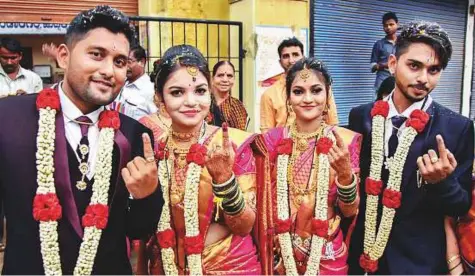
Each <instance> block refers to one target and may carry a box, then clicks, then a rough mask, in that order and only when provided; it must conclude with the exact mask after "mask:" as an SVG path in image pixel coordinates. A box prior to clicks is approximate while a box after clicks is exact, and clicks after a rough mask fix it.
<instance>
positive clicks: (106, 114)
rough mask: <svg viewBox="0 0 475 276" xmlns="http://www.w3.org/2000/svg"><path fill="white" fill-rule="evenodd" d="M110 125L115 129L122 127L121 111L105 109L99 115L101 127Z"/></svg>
mask: <svg viewBox="0 0 475 276" xmlns="http://www.w3.org/2000/svg"><path fill="white" fill-rule="evenodd" d="M106 127H110V128H113V129H116V130H117V129H119V128H120V118H119V112H117V111H115V110H104V111H102V112H101V114H100V115H99V128H101V129H102V128H106Z"/></svg>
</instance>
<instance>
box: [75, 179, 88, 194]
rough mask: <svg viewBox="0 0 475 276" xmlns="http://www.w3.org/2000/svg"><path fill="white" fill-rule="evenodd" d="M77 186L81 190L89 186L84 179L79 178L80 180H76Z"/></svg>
mask: <svg viewBox="0 0 475 276" xmlns="http://www.w3.org/2000/svg"><path fill="white" fill-rule="evenodd" d="M76 188H78V190H80V191H84V190H86V188H87V183H86V182H85V181H83V180H79V181H78V182H76Z"/></svg>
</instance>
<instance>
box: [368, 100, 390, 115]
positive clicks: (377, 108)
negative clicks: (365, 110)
mask: <svg viewBox="0 0 475 276" xmlns="http://www.w3.org/2000/svg"><path fill="white" fill-rule="evenodd" d="M388 114H389V104H388V102H386V101H383V100H379V101H376V102H375V103H374V105H373V108H372V109H371V117H375V116H378V115H380V116H383V117H384V118H386V117H388Z"/></svg>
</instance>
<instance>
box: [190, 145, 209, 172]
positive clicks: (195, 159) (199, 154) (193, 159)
mask: <svg viewBox="0 0 475 276" xmlns="http://www.w3.org/2000/svg"><path fill="white" fill-rule="evenodd" d="M207 154H208V149H206V147H205V146H203V145H200V144H193V145H191V147H190V151H189V152H188V154H187V155H186V162H188V164H189V163H195V164H196V165H198V166H201V167H203V166H204V164H205V162H206V155H207Z"/></svg>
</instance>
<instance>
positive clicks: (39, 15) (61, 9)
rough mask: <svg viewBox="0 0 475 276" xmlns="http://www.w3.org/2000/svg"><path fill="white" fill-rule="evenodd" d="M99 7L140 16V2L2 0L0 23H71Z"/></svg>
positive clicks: (119, 0) (110, 0)
mask: <svg viewBox="0 0 475 276" xmlns="http://www.w3.org/2000/svg"><path fill="white" fill-rule="evenodd" d="M97 5H110V6H111V7H114V8H117V9H119V10H121V11H122V12H124V13H125V14H127V15H130V16H131V15H137V14H138V0H104V1H99V0H76V1H71V0H70V1H67V0H66V1H63V0H0V22H34V23H40V22H41V23H69V22H71V19H73V17H74V16H75V15H76V14H77V13H78V12H80V11H83V10H88V9H91V8H93V7H95V6H97Z"/></svg>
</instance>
